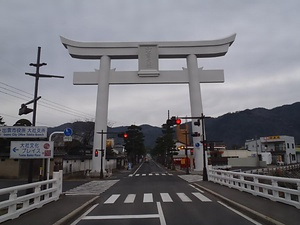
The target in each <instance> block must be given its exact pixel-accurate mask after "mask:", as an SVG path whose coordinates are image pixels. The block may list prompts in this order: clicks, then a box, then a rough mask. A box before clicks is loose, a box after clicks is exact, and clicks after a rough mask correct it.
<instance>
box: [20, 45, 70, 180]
mask: <svg viewBox="0 0 300 225" xmlns="http://www.w3.org/2000/svg"><path fill="white" fill-rule="evenodd" d="M40 59H41V47H38V52H37V60H36V63H30V64H29V66H33V67H35V68H36V71H35V73H25V74H26V75H29V76H33V77H35V87H34V98H33V115H32V126H35V124H36V112H37V101H38V99H39V98H38V87H39V78H40V77H41V78H53V77H54V78H64V77H63V76H56V75H46V74H40V67H42V66H46V65H47V63H40ZM44 168H46V167H45V166H44ZM32 178H33V159H30V160H29V170H28V183H32Z"/></svg>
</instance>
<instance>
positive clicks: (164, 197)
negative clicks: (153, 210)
mask: <svg viewBox="0 0 300 225" xmlns="http://www.w3.org/2000/svg"><path fill="white" fill-rule="evenodd" d="M160 197H161V199H162V201H163V202H173V200H172V198H171V196H170V195H169V194H168V193H160Z"/></svg>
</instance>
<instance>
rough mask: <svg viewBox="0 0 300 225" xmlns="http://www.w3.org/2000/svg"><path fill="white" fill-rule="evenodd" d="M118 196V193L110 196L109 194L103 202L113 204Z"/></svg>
mask: <svg viewBox="0 0 300 225" xmlns="http://www.w3.org/2000/svg"><path fill="white" fill-rule="evenodd" d="M119 197H120V194H114V195H112V196H110V197H109V198H108V199H107V200H106V201H105V202H104V204H113V203H115V201H117V199H118V198H119Z"/></svg>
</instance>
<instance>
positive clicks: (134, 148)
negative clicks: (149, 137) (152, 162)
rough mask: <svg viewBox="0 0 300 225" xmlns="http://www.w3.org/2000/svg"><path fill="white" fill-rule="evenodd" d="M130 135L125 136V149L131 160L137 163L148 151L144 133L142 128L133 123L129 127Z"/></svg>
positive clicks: (128, 132)
mask: <svg viewBox="0 0 300 225" xmlns="http://www.w3.org/2000/svg"><path fill="white" fill-rule="evenodd" d="M126 133H127V134H128V137H127V138H125V140H124V141H125V149H126V151H127V157H128V160H129V162H132V163H133V164H136V163H137V162H138V160H139V159H140V157H141V156H143V155H144V154H145V153H146V149H145V145H144V134H143V132H142V128H141V127H138V126H136V125H131V126H130V127H128V128H127V131H126Z"/></svg>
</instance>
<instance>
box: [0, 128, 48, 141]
mask: <svg viewBox="0 0 300 225" xmlns="http://www.w3.org/2000/svg"><path fill="white" fill-rule="evenodd" d="M46 137H47V127H14V126H12V127H8V126H1V127H0V138H46Z"/></svg>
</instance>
